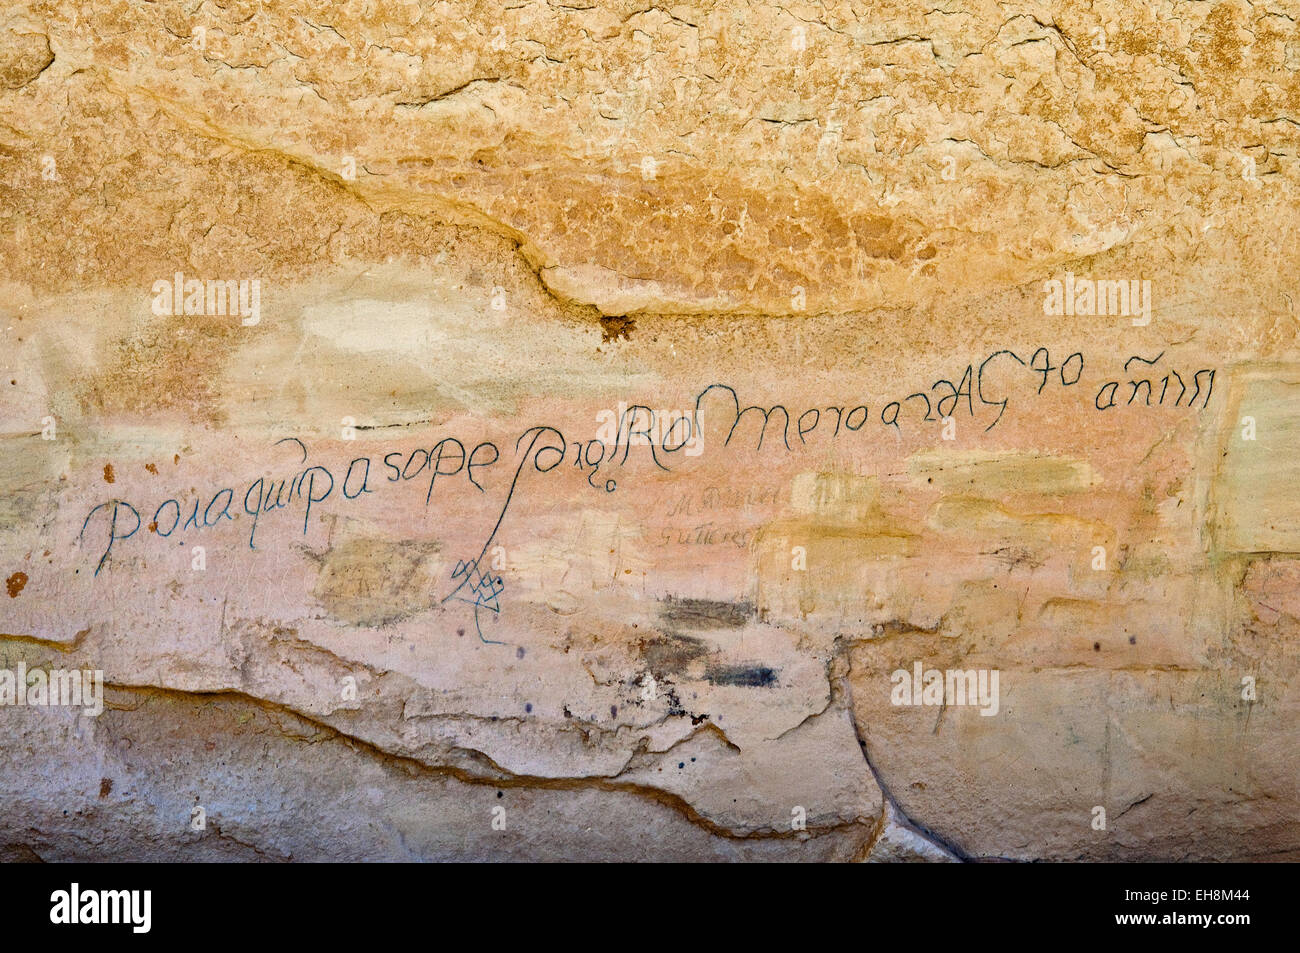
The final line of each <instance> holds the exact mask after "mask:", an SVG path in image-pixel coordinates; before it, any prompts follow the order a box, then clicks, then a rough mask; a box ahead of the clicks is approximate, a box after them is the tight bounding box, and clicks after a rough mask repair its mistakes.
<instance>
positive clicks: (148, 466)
mask: <svg viewBox="0 0 1300 953" xmlns="http://www.w3.org/2000/svg"><path fill="white" fill-rule="evenodd" d="M144 468H145V469H146V470H148V471H149V472H150V473H152V474H153V475H154V476H157V475H158V468H157V467H156V466H154V465H153V464H152V463H146V464H145V465H144Z"/></svg>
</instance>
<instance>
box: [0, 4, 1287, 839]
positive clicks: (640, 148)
mask: <svg viewBox="0 0 1300 953" xmlns="http://www.w3.org/2000/svg"><path fill="white" fill-rule="evenodd" d="M1297 20H1300V3H1298V2H1295V0H1267V2H1261V3H1254V4H1251V3H1248V2H1245V0H1241V2H1235V0H1230V2H1214V3H1157V4H1155V5H1148V6H1146V7H1143V8H1142V9H1141V10H1135V9H1133V8H1132V7H1131V6H1129V5H1125V4H1122V3H1118V2H1112V0H1104V2H1100V3H1092V4H1087V5H1085V4H1080V3H1076V2H1069V3H1064V4H1052V5H1048V4H1031V5H1030V6H1027V7H1026V6H1020V7H1013V6H1009V5H1005V4H1001V3H995V2H979V0H966V2H963V3H950V4H947V5H940V6H938V7H936V6H935V5H934V4H930V3H925V4H922V3H912V2H890V3H886V4H873V5H861V4H850V3H839V4H820V3H817V4H814V3H802V4H800V3H796V4H793V5H791V4H785V5H776V4H764V3H755V4H747V5H743V6H742V5H735V4H710V3H694V4H687V3H684V4H670V5H667V6H663V7H647V6H646V5H645V4H640V3H636V2H632V0H628V2H618V0H613V2H602V3H598V4H593V5H591V6H589V7H581V6H580V5H565V4H558V3H530V4H523V5H507V4H501V3H475V4H467V3H424V2H409V3H403V4H374V3H362V2H347V3H342V4H325V3H310V2H293V0H275V2H270V3H260V2H259V3H252V2H231V3H227V4H225V5H222V6H214V5H203V6H201V7H199V8H198V9H197V12H196V11H195V9H194V8H192V6H190V5H184V4H179V3H173V2H164V0H159V2H155V3H134V2H127V0H95V2H89V3H74V4H54V3H36V2H27V3H20V4H18V5H11V6H10V7H9V8H7V9H6V10H5V11H4V12H3V13H0V261H2V262H3V264H4V268H3V270H2V271H0V329H2V330H3V335H4V338H3V341H4V353H3V356H0V362H3V365H4V366H3V374H2V375H0V439H2V440H3V444H2V445H0V448H2V450H0V491H2V492H0V576H3V577H4V578H5V579H6V593H5V594H4V595H0V671H16V670H17V667H18V666H19V664H20V663H21V664H22V665H24V666H26V669H27V670H28V671H30V670H33V669H39V670H43V671H48V670H52V669H69V670H82V669H85V670H99V671H102V672H103V673H104V676H103V677H104V680H105V682H106V685H107V687H106V689H105V710H104V711H103V712H102V714H99V715H98V716H91V715H90V714H88V713H87V712H85V711H83V710H82V709H81V708H79V707H75V706H64V707H43V706H18V705H10V704H6V703H4V694H3V681H2V677H0V752H3V756H4V760H5V762H6V764H9V765H12V766H14V767H13V769H12V770H9V771H6V772H4V773H3V776H0V858H3V859H14V860H35V859H43V860H61V859H74V858H75V859H100V858H102V859H173V858H189V857H195V858H205V859H220V858H225V859H249V860H254V859H256V860H317V859H329V858H339V859H412V858H417V859H480V858H484V859H485V858H492V859H496V858H509V859H570V858H572V859H582V858H587V859H602V860H605V859H609V860H642V859H646V860H659V859H781V860H787V859H806V860H844V861H851V860H867V861H899V860H923V861H942V860H952V859H959V860H992V859H1016V860H1029V859H1050V860H1066V859H1092V860H1157V859H1205V860H1241V859H1258V860H1282V859H1291V860H1295V859H1300V790H1298V789H1297V787H1298V784H1297V779H1298V778H1300V770H1298V769H1297V766H1298V765H1300V718H1298V717H1297V716H1298V715H1300V648H1298V647H1297V646H1298V645H1300V640H1298V638H1297V636H1298V635H1300V497H1298V496H1297V495H1296V493H1295V492H1294V486H1295V480H1296V478H1297V477H1300V449H1298V447H1300V442H1298V440H1297V438H1298V437H1300V348H1298V347H1297V345H1296V332H1297V329H1298V327H1297V318H1298V313H1297V307H1296V301H1297V289H1296V275H1297V273H1300V271H1298V266H1300V169H1298V168H1297V146H1298V145H1300V32H1298V31H1297V26H1296V23H1297ZM187 281H197V282H199V285H198V290H197V292H196V291H195V289H194V286H192V285H187V283H186V282H187ZM227 282H230V284H227ZM240 282H243V283H244V285H243V286H242V289H241V286H240V284H239V283H240ZM254 282H255V283H256V284H253V283H254ZM1053 282H1057V283H1059V284H1056V285H1054V284H1053ZM176 288H179V292H180V293H179V294H176V293H175V292H174V289H176ZM241 290H242V298H241ZM1054 296H1055V297H1054ZM1067 298H1068V301H1067V300H1066V299H1067ZM749 407H755V408H759V409H754V410H745V408H749ZM683 415H685V418H684V419H683ZM639 434H648V435H649V437H650V438H651V440H652V441H653V442H652V443H650V442H647V441H646V440H644V439H638V438H637V435H639ZM421 494H423V495H421ZM917 663H919V664H920V669H921V672H922V673H924V672H925V671H928V670H935V671H939V672H947V671H949V670H951V671H958V670H960V671H970V672H971V673H972V676H973V677H975V676H976V675H977V673H984V675H985V676H988V675H989V674H990V673H996V674H997V677H998V678H997V686H998V687H997V694H996V698H995V699H990V702H991V703H990V704H984V705H978V704H969V703H965V704H963V703H959V702H958V701H957V700H956V699H955V698H944V699H943V700H942V703H940V704H925V703H922V704H900V703H899V700H900V698H899V695H898V690H899V685H900V683H901V684H906V685H907V686H908V687H909V689H910V687H911V686H912V684H913V682H912V673H913V671H914V666H915V665H916V664H917ZM898 672H901V673H903V676H906V677H899V676H896V675H895V673H898ZM917 680H918V681H920V680H921V676H920V675H918V676H917ZM977 683H978V679H977V678H976V681H974V682H972V683H971V684H977ZM908 700H911V699H908ZM921 700H922V701H924V699H921ZM964 701H965V702H969V701H970V699H964ZM984 712H988V713H987V714H985V713H984ZM1099 811H1100V812H1101V813H1100V814H1099V813H1098V812H1099ZM196 817H198V818H200V819H201V820H202V823H201V824H199V825H198V827H197V828H196V822H195V818H196Z"/></svg>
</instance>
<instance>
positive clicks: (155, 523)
mask: <svg viewBox="0 0 1300 953" xmlns="http://www.w3.org/2000/svg"><path fill="white" fill-rule="evenodd" d="M149 532H151V533H156V532H158V521H157V520H154V521H153V522H152V523H150V524H149Z"/></svg>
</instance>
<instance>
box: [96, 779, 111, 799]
mask: <svg viewBox="0 0 1300 953" xmlns="http://www.w3.org/2000/svg"><path fill="white" fill-rule="evenodd" d="M112 790H113V779H112V778H100V779H99V796H100V797H108V795H109V792H110V791H112Z"/></svg>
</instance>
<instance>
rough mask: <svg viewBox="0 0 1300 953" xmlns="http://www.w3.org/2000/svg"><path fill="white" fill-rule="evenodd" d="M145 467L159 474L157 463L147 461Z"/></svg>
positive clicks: (154, 473) (155, 474)
mask: <svg viewBox="0 0 1300 953" xmlns="http://www.w3.org/2000/svg"><path fill="white" fill-rule="evenodd" d="M144 468H145V469H146V470H148V471H149V472H150V473H152V474H153V475H154V476H157V475H158V467H157V466H156V465H155V464H152V463H146V464H145V465H144ZM254 509H256V507H254Z"/></svg>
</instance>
